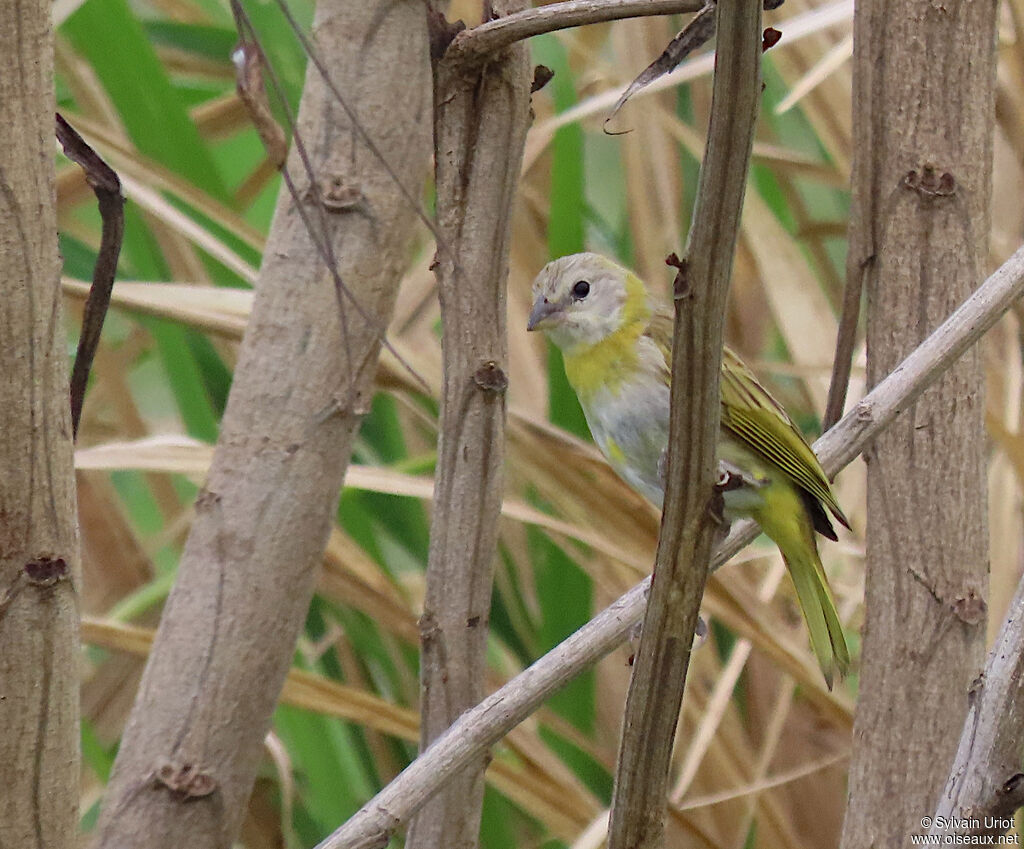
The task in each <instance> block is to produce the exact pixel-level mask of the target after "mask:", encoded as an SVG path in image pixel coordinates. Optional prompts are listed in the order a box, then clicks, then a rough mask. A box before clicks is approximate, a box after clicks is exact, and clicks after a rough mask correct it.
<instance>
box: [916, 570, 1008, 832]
mask: <svg viewBox="0 0 1024 849" xmlns="http://www.w3.org/2000/svg"><path fill="white" fill-rule="evenodd" d="M1022 682H1024V579H1022V580H1021V582H1020V583H1019V584H1018V585H1017V592H1016V594H1015V595H1014V597H1013V601H1012V602H1011V604H1010V609H1009V610H1008V611H1007V612H1006V618H1005V619H1004V620H1003V624H1002V627H1001V628H1000V629H999V636H997V637H996V641H995V645H993V646H992V651H991V652H989V655H988V663H986V664H985V671H984V672H982V674H981V675H980V676H978V678H977V679H976V680H975V681H974V683H973V684H972V685H971V689H970V690H969V691H968V693H967V703H968V708H967V719H966V720H965V721H964V727H963V731H962V732H961V735H960V744H959V746H958V748H957V752H956V757H955V758H954V759H953V765H952V767H950V770H949V778H948V779H947V780H946V786H945V788H944V789H943V791H942V795H941V796H940V797H939V802H938V805H937V807H936V808H935V816H934V817H932V824H931V828H930V829H929V833H930V834H933V835H943V836H945V835H947V834H961V835H976V836H980V835H991V836H993V837H995V836H998V835H1002V834H1005V833H1006V832H1007V831H1008V830H1009V829H1010V828H1011V827H1012V826H1013V814H1014V812H1015V811H1016V810H1017V808H1019V807H1021V806H1022V805H1024V773H1022V771H1021V759H1020V741H1021V737H1022V735H1024V686H1022Z"/></svg>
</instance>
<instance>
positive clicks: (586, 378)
mask: <svg viewBox="0 0 1024 849" xmlns="http://www.w3.org/2000/svg"><path fill="white" fill-rule="evenodd" d="M650 318H651V304H650V301H649V299H648V297H647V290H646V289H645V288H644V284H643V282H641V280H640V278H639V277H637V276H636V275H635V274H627V275H626V300H625V302H624V303H623V305H622V323H621V324H620V325H619V327H618V329H616V330H615V331H614V332H612V333H610V334H609V335H607V336H605V338H604V339H602V340H600V341H599V342H595V343H594V344H592V345H584V344H581V345H575V346H573V347H572V348H571V349H569V350H566V351H563V352H562V354H563V356H564V358H565V376H566V377H567V378H568V379H569V385H570V386H572V388H573V390H574V391H575V392H576V394H577V396H579V399H580V401H581V402H582V403H583V404H586V403H587V402H588V401H589V400H590V399H591V398H593V396H594V394H595V393H596V392H600V391H605V392H612V393H615V392H617V391H618V389H619V388H620V387H621V386H622V384H623V383H624V382H625V381H627V380H629V379H630V378H631V377H633V375H635V374H636V371H637V368H638V354H637V341H638V340H639V339H640V336H641V334H642V333H643V332H644V329H645V328H646V327H647V322H648V321H650Z"/></svg>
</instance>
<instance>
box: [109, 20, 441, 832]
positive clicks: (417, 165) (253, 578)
mask: <svg viewBox="0 0 1024 849" xmlns="http://www.w3.org/2000/svg"><path fill="white" fill-rule="evenodd" d="M313 35H314V43H315V47H316V50H317V52H318V54H319V56H320V57H322V60H323V63H324V65H325V66H326V69H327V70H328V71H329V74H330V77H331V80H332V81H333V84H334V86H335V87H336V88H337V90H338V91H340V92H341V93H342V94H343V96H344V97H345V99H346V103H347V105H348V106H349V107H351V109H352V110H354V112H355V114H356V116H357V117H358V120H359V123H360V124H361V125H362V127H363V128H364V129H365V131H366V133H367V135H368V136H369V138H370V139H372V140H373V142H374V143H375V145H376V148H377V150H378V151H379V153H380V154H382V155H383V157H384V159H385V160H386V161H387V162H388V163H390V166H391V168H392V169H393V173H389V172H388V170H387V169H385V168H384V167H383V166H382V164H381V161H380V158H379V157H378V155H377V154H375V153H374V152H373V151H372V150H371V149H370V148H369V147H368V145H367V143H366V141H365V139H364V137H363V136H362V135H361V133H360V132H359V131H357V130H356V128H355V124H354V123H353V119H352V117H351V116H350V115H349V114H348V112H347V111H346V110H345V109H344V108H343V107H342V105H341V104H340V103H339V102H338V100H337V98H336V97H334V96H333V95H332V93H331V91H330V90H329V88H328V87H327V86H326V85H325V83H324V81H323V79H322V78H321V77H320V75H319V73H318V70H317V68H316V67H315V66H314V64H313V63H310V65H309V70H308V72H307V80H306V87H305V91H304V94H303V99H302V106H301V110H300V115H299V120H298V135H299V136H300V137H301V139H302V140H303V142H304V146H305V151H306V154H307V155H308V160H309V162H310V164H311V166H312V170H313V178H314V179H315V182H316V186H315V187H313V186H311V182H310V179H309V177H308V176H307V175H306V172H305V170H304V168H303V164H302V161H301V159H300V157H299V156H298V151H296V150H293V152H292V156H291V158H290V161H289V166H288V167H289V171H290V173H291V174H292V175H293V179H294V180H295V182H296V183H297V188H298V192H297V195H298V197H299V200H300V203H301V207H299V206H297V205H296V202H295V201H294V199H293V197H292V196H291V195H290V194H289V193H288V192H287V191H284V190H282V193H281V196H280V198H279V199H278V205H277V210H276V213H275V216H274V222H273V226H272V229H271V234H270V238H269V240H268V243H267V247H266V251H265V253H264V261H263V266H262V269H261V271H260V278H259V282H258V286H257V292H256V298H255V302H254V305H253V310H252V316H251V319H250V324H249V327H248V329H247V332H246V336H245V339H244V341H243V345H242V350H241V353H240V358H239V363H238V366H237V368H236V371H235V377H234V383H233V385H232V389H231V395H230V398H229V401H228V406H227V410H226V411H225V414H224V420H223V422H222V425H221V435H220V440H219V442H218V445H217V451H216V454H215V456H214V461H213V465H212V467H211V469H210V473H209V477H208V479H207V482H206V486H205V487H204V489H203V491H202V493H201V494H200V496H199V498H198V500H197V503H196V517H195V521H194V524H193V526H192V531H191V534H190V535H189V539H188V542H187V544H186V547H185V551H184V554H183V556H182V560H181V564H180V567H179V576H178V580H177V583H176V584H175V587H174V590H173V591H172V593H171V596H170V598H169V599H168V601H167V605H166V608H165V610H164V614H163V618H162V620H161V623H160V629H159V631H158V634H157V637H156V642H155V644H154V646H153V650H152V653H151V655H150V658H149V662H148V664H147V667H146V671H145V674H144V676H143V680H142V683H141V685H140V688H139V694H138V697H137V699H136V702H135V706H134V708H133V710H132V714H131V717H130V718H129V722H128V727H127V728H126V730H125V733H124V736H123V739H122V743H121V749H120V752H119V754H118V758H117V761H116V763H115V767H114V773H113V775H112V777H111V780H110V784H109V787H108V791H107V797H106V800H105V804H104V808H103V813H102V816H101V820H100V824H99V827H98V845H99V846H101V847H109V849H131V847H142V846H145V847H147V849H159V847H168V849H170V847H179V846H189V847H191V849H200V847H203V848H205V847H211V849H212V847H219V849H226V847H229V846H231V845H232V841H233V840H234V838H235V835H236V834H237V831H238V827H239V824H240V822H241V819H242V816H243V814H244V811H245V803H246V800H247V799H248V796H249V793H250V791H251V788H252V783H253V780H254V777H255V775H256V770H257V767H258V765H259V761H260V756H261V751H262V744H263V739H264V736H265V735H266V732H267V729H268V727H269V724H270V718H271V714H272V711H273V709H274V705H275V702H276V700H277V697H278V693H279V691H280V688H281V684H282V682H283V680H284V677H285V674H286V672H287V669H288V666H289V663H290V661H291V658H292V653H293V651H294V644H295V639H296V636H297V634H298V633H299V631H300V629H301V626H302V623H303V621H304V618H305V615H306V610H307V607H308V605H309V600H310V597H311V595H312V592H313V586H314V579H315V576H316V570H317V565H318V563H319V562H320V558H321V556H322V553H323V548H324V544H325V542H326V540H327V535H328V531H329V528H330V526H331V523H332V519H333V516H334V513H335V509H336V504H337V499H338V493H339V490H340V487H341V483H342V479H343V477H344V473H345V469H346V467H347V464H348V459H349V454H350V449H351V444H352V438H353V435H354V434H355V432H356V430H357V428H358V427H359V424H360V422H361V420H362V417H363V415H364V414H365V412H366V411H367V409H368V405H369V402H370V396H371V392H372V381H373V377H374V372H375V366H376V359H377V354H378V351H379V345H380V334H381V328H383V327H384V326H386V324H387V321H388V316H389V315H390V312H391V309H392V306H393V302H394V297H395V291H396V288H397V283H398V279H399V274H400V269H401V268H403V267H404V265H405V261H406V256H405V252H406V250H407V244H408V241H409V236H410V233H411V226H412V224H413V221H414V208H413V207H412V206H411V205H410V203H409V201H408V200H407V197H408V196H409V195H410V194H411V196H413V197H417V196H418V195H419V193H420V187H421V185H422V180H423V178H424V176H425V168H426V165H427V163H428V158H429V151H430V76H429V75H430V69H429V56H428V48H427V33H426V22H425V19H424V14H423V7H422V5H421V4H419V3H417V2H415V1H414V0H399V2H392V1H391V0H370V2H366V3H348V2H344V1H343V0H324V2H322V3H320V5H319V6H318V9H317V13H316V18H315V21H314V32H313ZM396 177H397V179H398V180H399V181H401V183H402V184H403V185H404V187H405V189H404V191H403V190H401V189H400V188H399V186H398V185H397V184H396ZM300 212H301V213H304V215H302V214H300ZM311 233H312V234H315V235H311ZM325 242H326V243H329V245H330V248H329V250H330V252H331V254H332V257H333V258H334V260H335V262H334V265H335V267H336V269H337V271H338V273H339V274H340V276H341V279H342V280H343V281H344V282H345V283H346V284H347V286H348V289H349V290H350V291H351V293H352V294H353V295H354V297H355V298H356V299H358V302H359V303H360V304H361V305H362V308H363V309H364V310H365V312H366V313H367V314H368V316H369V318H370V320H369V321H368V320H367V319H366V318H364V317H363V316H362V315H361V314H360V313H359V312H357V311H356V310H355V309H354V308H353V306H352V304H351V302H350V301H349V300H348V299H343V300H342V302H341V304H340V308H339V299H338V296H337V294H336V291H335V281H334V278H333V277H332V275H331V273H329V271H328V270H327V268H326V266H325V263H324V262H323V260H322V259H321V252H322V250H323V247H322V246H323V244H324V243H325Z"/></svg>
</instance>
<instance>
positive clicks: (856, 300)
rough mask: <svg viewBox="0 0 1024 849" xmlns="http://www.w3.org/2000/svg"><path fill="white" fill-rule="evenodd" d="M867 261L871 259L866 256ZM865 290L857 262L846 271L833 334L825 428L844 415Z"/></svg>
mask: <svg viewBox="0 0 1024 849" xmlns="http://www.w3.org/2000/svg"><path fill="white" fill-rule="evenodd" d="M869 261H870V260H869ZM863 292H864V268H863V267H862V266H858V267H857V268H856V269H855V270H853V271H852V273H851V272H850V271H848V272H847V277H846V284H845V285H844V286H843V305H842V311H841V313H840V315H839V332H838V333H837V334H836V355H835V357H833V359H832V380H831V382H830V383H829V386H828V401H827V402H826V403H825V417H824V418H823V419H822V423H821V429H822V430H828V429H829V428H830V427H832V425H834V424H835V423H836V422H837V421H839V420H840V419H841V418H842V417H843V409H844V408H845V407H846V393H847V392H848V391H849V388H850V371H851V370H852V368H853V349H854V347H855V346H856V344H857V325H858V324H859V322H860V301H861V295H862V294H863Z"/></svg>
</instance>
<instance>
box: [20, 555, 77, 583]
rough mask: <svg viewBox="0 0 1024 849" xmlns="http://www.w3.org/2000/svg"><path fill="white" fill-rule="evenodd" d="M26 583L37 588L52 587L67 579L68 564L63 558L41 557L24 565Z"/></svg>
mask: <svg viewBox="0 0 1024 849" xmlns="http://www.w3.org/2000/svg"><path fill="white" fill-rule="evenodd" d="M25 575H26V576H27V577H28V582H29V583H30V584H32V585H34V586H37V587H52V586H53V585H54V584H56V583H57V582H58V581H63V580H66V579H67V577H68V564H67V561H65V560H64V558H63V557H49V556H47V555H43V556H42V557H38V558H36V559H35V560H29V561H28V563H26V564H25Z"/></svg>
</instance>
